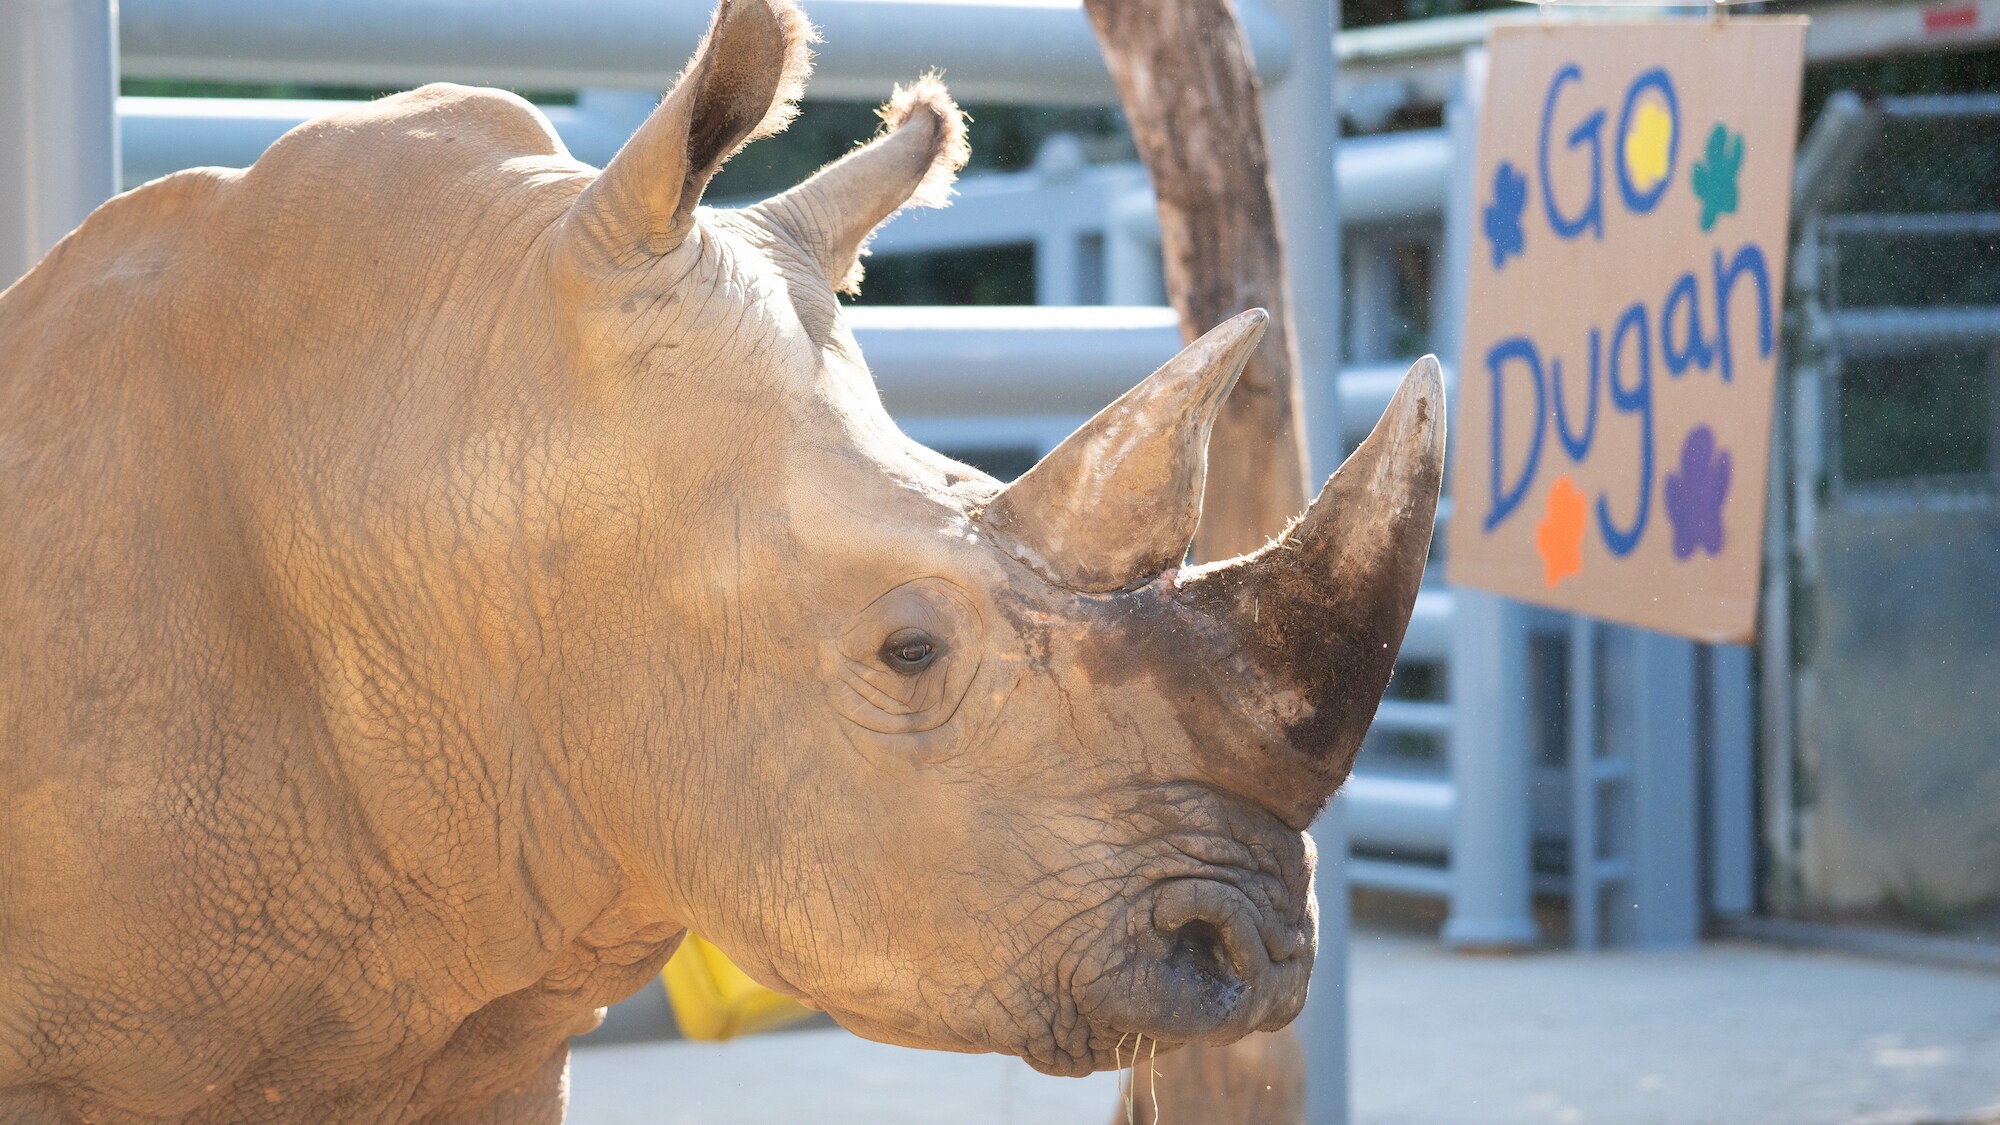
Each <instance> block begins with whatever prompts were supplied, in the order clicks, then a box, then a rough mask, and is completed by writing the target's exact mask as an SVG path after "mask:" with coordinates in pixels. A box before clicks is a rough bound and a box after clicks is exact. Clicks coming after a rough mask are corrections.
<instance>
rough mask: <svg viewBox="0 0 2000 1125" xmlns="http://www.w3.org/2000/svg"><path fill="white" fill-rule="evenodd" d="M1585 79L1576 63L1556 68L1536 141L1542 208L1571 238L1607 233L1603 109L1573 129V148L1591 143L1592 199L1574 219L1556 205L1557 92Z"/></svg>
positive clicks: (1557, 229)
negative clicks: (1552, 138) (1552, 140)
mask: <svg viewBox="0 0 2000 1125" xmlns="http://www.w3.org/2000/svg"><path fill="white" fill-rule="evenodd" d="M1582 79H1583V70H1582V68H1580V67H1578V66H1577V65H1576V64H1575V63H1566V64H1564V66H1563V68H1562V69H1561V70H1559V71H1556V77H1555V81H1553V82H1551V83H1549V95H1548V98H1547V99H1546V100H1545V101H1543V102H1542V131H1541V134H1540V135H1539V137H1538V138H1537V139H1536V142H1535V146H1536V154H1535V159H1536V162H1537V168H1538V170H1539V171H1540V172H1541V175H1542V209H1543V210H1544V211H1546V212H1547V213H1548V217H1549V226H1550V227H1551V228H1553V229H1554V230H1555V232H1556V236H1557V237H1559V238H1563V239H1571V238H1575V237H1576V236H1577V235H1579V234H1582V233H1583V232H1584V231H1586V230H1587V231H1589V232H1590V233H1591V234H1593V235H1595V236H1596V237H1597V238H1598V239H1600V240H1601V239H1603V237H1604V111H1603V110H1601V109H1599V110H1593V111H1592V112H1591V114H1590V116H1588V117H1586V118H1584V119H1583V121H1582V123H1581V124H1579V125H1578V126H1577V127H1576V128H1575V129H1572V130H1570V134H1569V147H1570V148H1571V149H1575V148H1577V147H1578V146H1580V145H1582V144H1583V143H1584V142H1585V141H1588V142H1589V144H1590V202H1588V203H1587V204H1585V205H1584V208H1583V210H1582V212H1580V213H1579V214H1578V215H1577V216H1576V217H1575V218H1574V219H1571V218H1566V217H1565V216H1564V215H1563V213H1562V210H1561V208H1559V207H1557V206H1556V181H1555V177H1553V176H1551V175H1550V174H1549V129H1550V127H1551V126H1553V125H1554V124H1555V115H1556V95H1558V94H1560V93H1561V92H1562V88H1563V87H1564V86H1565V85H1568V84H1569V83H1571V82H1578V81H1582Z"/></svg>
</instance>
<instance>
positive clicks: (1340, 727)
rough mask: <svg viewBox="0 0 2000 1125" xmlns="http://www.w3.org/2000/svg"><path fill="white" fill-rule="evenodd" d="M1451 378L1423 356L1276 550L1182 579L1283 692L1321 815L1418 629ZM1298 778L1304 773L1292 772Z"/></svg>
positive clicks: (1279, 718)
mask: <svg viewBox="0 0 2000 1125" xmlns="http://www.w3.org/2000/svg"><path fill="white" fill-rule="evenodd" d="M1444 410H1445V407H1444V378H1443V375H1442V373H1441V372H1440V371H1439V370H1438V363H1437V360H1436V359H1435V358H1433V357H1431V356H1425V357H1424V358H1422V359H1420V360H1418V361H1417V363H1416V365H1415V366H1414V367H1412V368H1410V371H1409V374H1407V375H1405V376H1404V377H1403V384H1402V386H1401V387H1400V388H1398V389H1397V391H1396V397H1395V398H1394V399H1392V400H1391V401H1390V403H1389V408H1388V410H1386V411H1384V412H1383V414H1382V418H1381V420H1380V421H1379V422H1377V423H1376V424H1375V429H1374V432H1372V433H1370V434H1369V435H1368V440H1366V441H1364V442H1362V443H1361V446H1360V448H1358V449H1356V450H1355V451H1354V454H1353V456H1351V457H1349V458H1348V459H1347V462H1346V463H1345V464H1343V465H1342V466H1341V467H1340V471H1339V472H1336V473H1335V474H1333V479H1331V480H1329V481H1328V482H1327V484H1326V487H1325V488H1323V489H1321V490H1320V494H1319V496H1318V498H1316V499H1315V500H1314V501H1313V502H1312V506H1311V507H1310V508H1308V509H1307V510H1306V513H1305V515H1304V516H1301V517H1300V518H1299V519H1298V520H1296V521H1295V522H1294V523H1293V524H1292V526H1291V527H1289V528H1287V529H1286V531H1285V533H1284V534H1283V535H1282V536H1280V537H1279V538H1278V539H1277V540H1275V541H1274V542H1272V543H1270V544H1269V545H1267V546H1265V547H1264V548H1263V549H1262V550H1259V551H1257V552H1256V553H1254V554H1250V555H1245V556H1243V557H1242V558H1238V559H1232V560H1230V561H1229V562H1226V563H1222V564H1219V565H1217V566H1214V567H1204V568H1202V569H1200V570H1199V571H1196V572H1194V573H1192V574H1189V575H1187V576H1185V577H1184V579H1183V581H1182V583H1181V592H1180V597H1181V599H1182V600H1183V601H1184V602H1185V603H1187V604H1189V605H1191V606H1193V607H1195V608H1198V609H1201V610H1202V611H1204V612H1205V613H1206V614H1208V615H1209V616H1210V617H1212V618H1214V619H1217V620H1220V621H1224V622H1227V625H1228V630H1229V632H1230V633H1231V635H1232V636H1233V637H1235V638H1236V639H1237V640H1238V641H1239V642H1240V643H1241V644H1242V646H1243V651H1244V653H1245V654H1246V655H1248V656H1249V657H1250V659H1251V661H1252V662H1253V664H1254V665H1255V666H1257V667H1258V668H1259V669H1260V670H1261V671H1262V672H1263V673H1264V675H1265V676H1267V677H1269V678H1270V679H1271V680H1272V681H1275V682H1274V683H1272V685H1271V686H1274V687H1277V688H1279V689H1280V690H1279V691H1276V692H1271V693H1266V694H1262V695H1259V696H1258V697H1257V698H1261V699H1267V700H1270V699H1275V700H1279V701H1281V702H1279V703H1278V707H1279V711H1278V712H1275V713H1273V714H1270V715H1267V716H1263V718H1264V719H1265V720H1267V721H1269V722H1274V723H1275V724H1276V725H1277V726H1280V727H1282V732H1283V735H1284V741H1285V742H1287V743H1289V744H1290V748H1291V750H1292V751H1294V752H1296V754H1297V756H1298V758H1299V759H1302V761H1300V763H1299V764H1301V765H1303V766H1305V768H1306V770H1307V772H1308V773H1310V774H1311V775H1312V776H1313V781H1314V784H1312V785H1311V786H1305V787H1300V789H1306V788H1309V789H1310V790H1311V791H1312V796H1313V798H1314V800H1313V801H1312V802H1311V803H1312V805H1313V808H1312V810H1311V811H1317V807H1318V805H1319V804H1320V803H1324V801H1325V800H1326V799H1327V798H1328V797H1330V796H1332V794H1333V791H1334V789H1335V788H1337V787H1338V786H1339V785H1340V783H1341V781H1343V780H1345V778H1346V777H1347V773H1348V771H1349V769H1351V768H1352V766H1353V764H1354V756H1355V754H1356V753H1357V752H1359V750H1360V749H1361V736H1362V735H1363V734H1365V733H1367V730H1368V725H1369V723H1371V722H1372V721H1373V720H1374V717H1375V708H1376V705H1377V704H1378V703H1379V702H1380V701H1381V698H1382V691H1383V689H1384V688H1386V687H1388V685H1389V673H1390V671H1391V670H1392V669H1393V667H1394V666H1395V663H1396V652H1397V650H1398V649H1400V648H1401V647H1402V644H1403V631H1404V630H1405V629H1406V628H1408V627H1409V624H1410V611H1411V609H1412V608H1414V606H1415V605H1416V599H1417V586H1418V585H1419V584H1420V583H1421V582H1422V581H1423V577H1424V562H1425V559H1426V557H1427V556H1428V555H1429V553H1430V542H1431V528H1432V525H1433V523H1434V521H1435V519H1436V515H1437V501H1438V489H1439V486H1440V485H1441V484H1442V482H1443V480H1444V437H1445V416H1444ZM1294 776H1296V775H1294Z"/></svg>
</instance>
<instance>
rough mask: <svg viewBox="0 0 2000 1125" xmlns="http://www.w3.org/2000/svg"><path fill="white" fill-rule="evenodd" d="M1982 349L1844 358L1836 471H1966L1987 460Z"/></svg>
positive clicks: (1871, 476)
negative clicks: (1873, 357) (1837, 465)
mask: <svg viewBox="0 0 2000 1125" xmlns="http://www.w3.org/2000/svg"><path fill="white" fill-rule="evenodd" d="M1991 366H1992V358H1991V356H1990V355H1989V354H1988V353H1986V352H1985V351H1983V350H1967V351H1940V352H1930V353H1925V354H1920V355H1916V356H1895V357H1891V358H1885V359H1869V360H1849V361H1848V362H1847V363H1845V364H1844V365H1843V366H1842V370H1841V376H1840V419H1839V427H1840V473H1841V477H1842V478H1843V479H1844V480H1846V481H1847V482H1849V483H1850V484H1866V483H1875V482H1885V481H1891V480H1899V479H1907V478H1910V477H1936V476H1970V475H1972V474H1976V473H1983V472H1985V471H1986V470H1987V468H1988V466H1989V465H1990V464H1991V463H1992V461H1991V458H1992V456H1993V451H1992V450H1989V449H1988V448H1987V443H1988V440H1989V432H1990V427H1989V424H1988V421H1987V420H1988V419H1989V418H1991V417H1992V416H1993V415H1992V404H1991V402H1990V397H1991V395H1992V394H1993V379H1992V377H1991V371H1990V369H1991Z"/></svg>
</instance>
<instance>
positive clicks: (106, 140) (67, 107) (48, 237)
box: [0, 0, 118, 288]
mask: <svg viewBox="0 0 2000 1125" xmlns="http://www.w3.org/2000/svg"><path fill="white" fill-rule="evenodd" d="M117 30H118V19H117V5H116V2H115V0H7V2H5V3H0V288H5V287H6V286H8V285H11V284H13V283H14V280H15V279H16V278H18V277H20V276H21V275H22V274H24V273H26V272H28V269H29V268H30V267H32V266H33V265H34V264H35V263H36V262H37V261H40V260H41V257H42V255H44V254H46V253H48V251H49V248H50V247H52V246H54V245H55V244H56V243H57V242H58V241H59V240H60V239H61V238H62V236H63V235H65V234H68V233H69V232H70V231H71V230H73V229H75V228H76V225H77V224H78V223H81V222H82V221H83V218H84V216H85V215H88V214H90V212H91V209H92V208H94V207H96V206H97V205H98V204H99V203H102V202H104V201H105V200H106V199H109V198H110V197H111V196H112V195H114V194H116V193H117V191H118V118H117V106H118V45H117Z"/></svg>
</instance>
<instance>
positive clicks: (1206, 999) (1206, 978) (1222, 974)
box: [1167, 918, 1244, 1021]
mask: <svg viewBox="0 0 2000 1125" xmlns="http://www.w3.org/2000/svg"><path fill="white" fill-rule="evenodd" d="M1167 964H1168V966H1169V967H1170V969H1171V970H1172V972H1173V975H1174V976H1175V977H1177V978H1179V979H1180V981H1181V982H1182V984H1183V985H1184V986H1185V988H1184V990H1183V992H1182V995H1184V996H1186V997H1188V998H1190V999H1193V1000H1195V1002H1196V1003H1197V1004H1198V1005H1199V1007H1200V1008H1202V1009H1205V1014H1206V1015H1207V1016H1208V1017H1209V1018H1211V1019H1213V1020H1216V1021H1221V1020H1224V1019H1227V1018H1228V1016H1229V1014H1230V1013H1231V1012H1232V1011H1233V1010H1234V1009H1235V1007H1236V1004H1237V1001H1239V1000H1240V999H1242V997H1243V991H1244V989H1243V981H1242V979H1241V978H1240V977H1238V975H1237V972H1236V964H1235V961H1234V960H1233V959H1232V958H1231V957H1230V955H1229V944H1228V941H1227V939H1225V938H1224V937H1223V935H1222V930H1221V929H1220V928H1219V927H1217V926H1216V924H1215V923H1213V922H1210V921H1208V920H1207V919H1203V918H1197V919H1195V920H1193V921H1191V922H1187V923H1184V924H1183V925H1181V926H1180V927H1179V928H1178V929H1176V930H1175V931H1174V933H1173V937H1172V939H1171V942H1170V944H1169V946H1168V949H1167Z"/></svg>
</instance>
